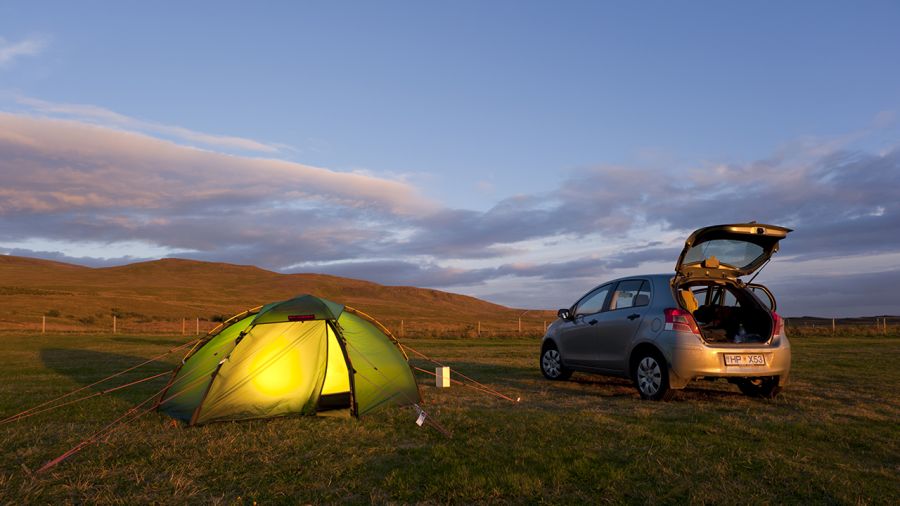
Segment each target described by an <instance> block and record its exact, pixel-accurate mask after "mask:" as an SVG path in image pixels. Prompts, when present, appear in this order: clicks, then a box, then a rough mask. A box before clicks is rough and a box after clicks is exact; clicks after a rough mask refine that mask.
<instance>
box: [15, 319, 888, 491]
mask: <svg viewBox="0 0 900 506" xmlns="http://www.w3.org/2000/svg"><path fill="white" fill-rule="evenodd" d="M180 339H181V338H177V339H176V338H173V337H146V336H142V337H128V336H94V337H90V338H88V337H84V336H34V335H31V336H14V335H6V336H2V337H0V417H5V416H8V415H11V414H13V413H15V412H18V411H21V410H22V409H24V408H26V407H29V406H31V405H33V404H36V403H39V402H41V401H43V400H46V399H49V398H51V397H54V396H57V395H59V394H62V393H64V392H66V391H68V390H71V389H73V388H76V387H79V386H83V385H86V384H89V383H90V382H92V381H94V380H96V379H99V378H101V377H104V376H106V375H108V374H110V373H112V372H115V371H118V370H121V369H124V368H126V367H128V366H131V365H134V364H136V363H138V362H140V361H141V360H142V359H146V358H148V357H151V356H153V355H155V354H158V353H160V352H162V351H165V350H166V349H168V348H170V347H172V346H173V345H176V344H179V343H180ZM792 342H793V352H794V369H793V374H792V380H793V381H792V383H791V384H790V385H789V386H788V387H787V388H786V389H785V391H784V393H783V394H782V396H781V397H779V398H778V399H776V400H775V401H762V400H755V399H749V398H745V397H743V396H741V395H740V394H739V393H738V392H737V389H736V388H735V387H733V386H731V385H728V384H727V383H724V382H717V383H709V382H703V383H697V384H692V385H691V386H690V387H689V388H688V389H687V390H684V391H682V392H680V393H679V394H678V395H676V397H675V399H674V400H673V401H671V402H667V403H650V402H642V401H640V400H639V399H638V397H637V395H636V394H635V391H634V389H633V388H632V386H631V385H630V384H629V382H627V381H625V380H619V379H609V378H602V377H593V376H588V375H579V374H576V375H575V376H574V377H573V379H572V380H571V381H568V382H564V383H553V382H548V381H546V380H544V379H543V378H542V377H541V375H540V372H539V371H538V369H537V353H538V343H539V341H538V340H537V339H491V340H489V339H440V340H410V341H409V342H408V344H409V345H410V346H412V347H414V348H416V349H417V350H419V351H422V352H424V353H426V354H428V355H431V356H433V357H434V358H437V359H439V360H441V361H445V362H447V363H449V364H450V365H452V366H454V367H455V368H457V369H459V370H460V371H462V372H464V373H466V374H468V375H470V376H472V377H474V378H477V379H479V380H481V381H483V382H485V383H487V384H489V385H490V386H492V387H493V388H496V389H497V390H499V391H501V392H503V393H505V394H507V395H510V396H512V397H514V398H515V397H521V402H519V403H511V402H508V401H504V400H500V399H497V398H495V397H491V396H488V395H485V394H482V393H480V392H476V391H474V390H472V389H466V388H462V387H459V386H458V385H454V386H453V387H452V388H450V389H442V390H439V389H436V388H434V387H433V386H431V384H432V383H431V379H430V378H429V377H428V376H427V375H425V374H422V373H418V374H417V375H418V376H419V378H420V384H421V392H422V396H423V398H424V406H425V408H426V409H427V410H428V412H429V413H430V414H431V415H432V416H433V417H434V419H436V420H438V421H439V422H440V423H441V424H442V425H443V426H445V427H446V428H447V429H449V430H450V431H452V434H453V437H452V438H447V437H445V436H443V435H441V434H440V433H438V432H437V431H435V430H434V429H432V428H429V427H427V426H426V427H424V428H419V427H417V426H416V425H415V423H414V420H415V418H416V414H415V412H414V411H413V410H412V409H406V408H402V409H392V410H387V411H383V412H380V413H376V414H374V415H372V416H368V417H365V418H363V419H362V420H360V421H356V420H352V419H336V418H315V417H311V418H283V419H277V420H269V421H253V422H244V423H222V424H213V425H209V426H203V427H196V428H185V427H182V426H179V425H177V424H173V423H172V422H171V420H169V419H167V418H165V417H164V416H162V415H157V414H156V413H151V414H149V415H147V416H145V417H143V418H141V419H140V420H138V421H137V422H135V423H133V424H131V425H129V426H127V427H125V428H123V429H122V430H121V431H119V432H116V433H115V434H113V435H112V436H111V437H110V438H108V440H107V441H105V442H104V443H103V444H100V445H99V446H93V447H90V448H87V449H86V450H84V451H82V452H81V453H79V454H77V455H76V456H74V457H72V458H71V459H69V460H68V461H66V462H63V463H62V464H60V465H59V466H57V467H55V468H54V469H53V470H52V471H50V472H48V473H46V474H43V475H35V474H33V470H34V469H36V468H38V467H40V466H41V465H42V464H43V463H44V462H46V461H47V460H49V459H52V458H54V457H56V456H57V455H59V454H61V453H62V452H64V451H65V450H67V449H68V448H70V447H71V446H73V445H74V444H75V443H77V442H78V441H79V440H80V439H81V438H83V437H85V436H87V435H89V434H90V433H91V432H93V431H94V430H97V429H99V428H101V427H102V426H103V425H105V424H106V423H108V422H109V421H112V420H113V419H114V418H115V417H116V416H118V415H119V414H120V413H122V412H124V411H125V410H126V409H128V408H129V407H130V406H132V405H133V404H135V403H136V402H139V401H141V400H143V399H144V398H145V397H147V396H149V395H150V394H151V393H152V392H154V391H156V390H158V389H159V388H161V386H162V383H163V382H164V380H162V379H161V380H159V381H156V382H150V383H145V384H141V385H137V386H135V387H133V388H132V389H127V390H122V391H118V392H113V393H111V394H108V395H105V396H100V397H97V398H94V399H90V400H88V401H84V402H82V403H79V404H75V405H72V406H68V407H64V408H61V409H60V410H58V411H55V412H52V413H46V414H42V415H38V416H35V417H33V418H29V419H26V420H23V421H20V422H16V423H13V424H9V425H2V426H0V439H2V442H3V443H2V449H0V452H2V459H0V466H2V467H0V502H2V503H23V502H24V503H53V504H58V503H65V502H69V503H83V502H86V503H123V504H133V503H148V502H158V503H218V504H235V503H238V504H240V503H245V504H252V503H253V502H254V501H256V502H259V503H261V504H267V503H304V502H312V503H321V502H354V503H368V502H379V503H382V502H400V503H409V502H429V503H444V502H459V503H471V502H507V503H524V502H527V503H532V502H547V503H571V502H581V503H621V502H629V503H732V504H737V503H740V504H744V503H803V504H808V503H838V504H840V503H844V504H898V503H900V424H898V420H900V388H898V385H900V368H898V366H897V364H898V363H900V338H898V337H897V336H887V337H877V336H868V337H846V336H841V337H830V336H829V337H816V336H805V337H798V338H795V339H794V340H793V341H792ZM173 362H174V361H173ZM413 363H414V364H415V365H419V366H421V367H423V368H426V369H427V368H430V367H432V366H431V365H430V364H427V363H425V362H423V361H421V360H413ZM170 366H171V363H170V364H155V365H153V366H148V367H147V368H146V369H143V370H141V371H137V372H136V374H129V375H127V376H125V377H123V381H124V379H137V378H139V377H142V375H150V374H152V373H154V372H159V371H163V370H165V369H166V368H167V367H170ZM90 391H91V392H94V391H96V390H93V389H92V390H90Z"/></svg>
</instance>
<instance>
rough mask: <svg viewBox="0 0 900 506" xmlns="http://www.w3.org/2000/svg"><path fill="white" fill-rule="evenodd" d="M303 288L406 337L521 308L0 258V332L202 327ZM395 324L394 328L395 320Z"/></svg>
mask: <svg viewBox="0 0 900 506" xmlns="http://www.w3.org/2000/svg"><path fill="white" fill-rule="evenodd" d="M304 293H309V294H313V295H317V296H320V297H325V298H327V299H331V300H334V301H336V302H340V303H342V304H347V305H350V306H353V307H355V308H357V309H360V310H362V311H365V312H366V313H369V314H371V315H372V316H374V317H375V318H377V319H378V320H380V321H381V322H383V323H384V324H385V325H387V326H388V327H389V328H391V329H393V330H394V331H395V332H396V333H398V334H400V332H401V326H402V328H403V334H405V335H406V336H430V337H435V336H450V335H455V336H474V335H476V334H477V329H478V322H481V327H482V334H483V335H491V336H496V335H514V334H516V333H517V332H518V317H519V316H520V315H521V314H522V310H518V309H512V308H507V307H504V306H499V305H496V304H491V303H489V302H485V301H482V300H479V299H476V298H473V297H466V296H463V295H457V294H452V293H447V292H441V291H438V290H429V289H423V288H413V287H404V286H384V285H379V284H376V283H370V282H367V281H359V280H354V279H347V278H340V277H336V276H326V275H322V274H278V273H275V272H270V271H266V270H263V269H260V268H257V267H252V266H244V265H232V264H223V263H211V262H197V261H192V260H177V259H165V260H157V261H153V262H142V263H136V264H130V265H125V266H121V267H109V268H102V269H92V268H88V267H81V266H76V265H70V264H63V263H58V262H50V261H46V260H39V259H33V258H23V257H15V256H0V330H4V331H13V332H39V331H40V330H41V325H42V318H46V325H47V330H48V331H50V332H82V333H83V332H92V333H97V332H111V331H112V326H113V315H116V316H117V321H116V324H117V330H118V331H119V332H120V333H124V332H127V333H131V334H135V333H153V334H162V333H171V334H180V333H181V329H182V319H183V318H186V319H187V321H186V325H185V327H186V329H185V330H186V334H187V335H192V334H194V333H195V331H196V318H199V319H200V331H201V332H206V331H208V330H209V329H211V328H212V327H214V326H215V325H216V324H217V323H216V321H215V320H219V321H221V320H222V319H225V318H228V317H230V316H232V315H234V314H237V313H239V312H241V311H243V310H245V309H248V308H251V307H255V306H259V305H262V304H266V303H269V302H273V301H278V300H284V299H288V298H291V297H294V296H297V295H300V294H304ZM553 318H555V313H554V312H552V311H529V312H527V313H525V314H524V316H523V317H522V327H523V333H524V334H525V335H532V334H538V333H542V332H543V328H544V324H545V322H546V323H549V322H550V321H551V320H552V319H553ZM401 320H402V322H403V323H402V324H401Z"/></svg>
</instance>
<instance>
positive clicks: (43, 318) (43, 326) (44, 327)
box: [41, 316, 47, 334]
mask: <svg viewBox="0 0 900 506" xmlns="http://www.w3.org/2000/svg"><path fill="white" fill-rule="evenodd" d="M46 332H47V317H46V316H41V334H44V333H46Z"/></svg>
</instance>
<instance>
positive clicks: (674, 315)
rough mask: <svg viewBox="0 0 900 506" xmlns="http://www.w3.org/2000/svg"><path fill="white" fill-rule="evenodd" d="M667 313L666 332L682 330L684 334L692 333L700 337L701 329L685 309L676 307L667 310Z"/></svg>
mask: <svg viewBox="0 0 900 506" xmlns="http://www.w3.org/2000/svg"><path fill="white" fill-rule="evenodd" d="M665 313H666V327H665V328H666V330H680V331H682V332H690V333H692V334H697V335H698V336H699V335H700V329H699V328H698V327H697V322H696V321H694V317H693V316H691V313H690V312H688V311H685V310H684V309H678V308H674V307H670V308H667V309H666V310H665Z"/></svg>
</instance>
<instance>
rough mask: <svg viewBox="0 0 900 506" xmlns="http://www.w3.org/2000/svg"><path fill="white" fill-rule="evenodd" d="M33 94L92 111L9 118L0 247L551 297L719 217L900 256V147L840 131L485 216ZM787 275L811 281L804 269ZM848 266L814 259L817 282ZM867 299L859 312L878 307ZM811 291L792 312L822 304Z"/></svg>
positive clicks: (659, 254)
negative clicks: (164, 134)
mask: <svg viewBox="0 0 900 506" xmlns="http://www.w3.org/2000/svg"><path fill="white" fill-rule="evenodd" d="M30 104H31V106H32V107H34V108H35V109H41V108H42V107H43V108H44V112H46V113H47V114H56V115H65V114H69V115H70V116H72V118H82V119H72V118H69V119H61V118H47V117H34V116H29V115H25V114H10V113H0V245H4V244H5V245H6V247H7V248H6V249H7V250H10V249H13V250H15V251H26V250H27V251H32V252H37V253H35V254H36V255H39V256H44V257H48V256H50V257H53V255H54V252H53V251H46V250H47V248H44V249H41V248H37V247H35V248H29V247H27V246H22V245H23V244H32V243H34V244H39V243H40V240H44V241H45V242H46V241H56V244H60V245H65V244H71V245H76V244H78V243H79V242H84V241H92V242H93V243H95V244H99V245H103V244H108V245H110V247H111V249H115V251H116V252H117V253H116V254H114V255H113V254H111V255H110V256H112V257H114V258H110V259H106V258H94V257H92V258H93V259H91V258H84V257H83V255H80V254H72V253H69V252H67V251H60V252H59V255H61V256H60V257H53V258H60V259H62V258H70V255H74V256H75V257H78V258H77V261H78V263H84V264H91V265H108V264H110V263H117V262H120V261H126V260H127V259H130V258H136V257H141V258H143V257H144V256H146V254H143V255H142V254H141V252H140V250H139V249H135V250H134V251H131V250H127V249H124V248H121V247H120V248H118V249H116V248H112V247H113V246H115V245H122V244H148V245H152V246H153V247H154V248H157V251H165V252H171V253H165V254H171V255H177V256H180V257H187V258H194V259H199V260H213V261H225V262H233V263H240V264H254V265H258V266H260V267H263V268H267V269H271V270H281V271H286V272H299V271H303V272H323V273H329V274H335V275H341V276H348V277H355V278H363V279H369V280H373V281H377V282H382V283H386V284H401V285H415V286H426V287H432V288H449V289H453V290H458V291H463V292H465V293H467V294H470V295H476V296H483V297H484V296H488V297H492V298H493V300H495V301H497V302H500V303H506V304H516V305H520V306H525V307H554V306H558V305H560V306H561V305H566V304H569V303H571V300H570V299H572V298H573V297H577V296H578V295H580V294H581V293H582V292H583V291H584V290H587V289H588V288H590V287H591V286H593V285H595V284H596V283H599V282H601V281H604V280H606V279H609V278H611V277H616V276H618V275H621V274H622V273H631V272H642V271H646V270H648V269H652V270H654V271H663V272H667V271H670V270H671V269H672V268H673V267H674V262H675V260H676V258H677V255H678V252H679V251H680V250H681V247H682V245H683V240H684V238H685V237H686V236H687V235H688V234H689V233H690V232H691V231H692V230H694V229H696V228H698V227H700V226H705V225H710V224H715V223H729V222H744V221H750V220H757V221H760V222H768V223H774V224H779V225H786V226H789V227H792V228H795V229H796V231H795V232H793V233H792V234H791V235H790V236H789V238H788V239H787V240H786V241H784V242H783V244H782V253H781V255H780V257H779V259H778V260H779V262H783V261H784V260H790V259H794V260H793V261H794V262H795V263H796V264H797V265H798V268H801V267H800V266H801V265H802V268H803V269H807V270H810V269H812V267H811V266H812V264H813V263H815V262H818V265H820V266H822V265H826V264H828V262H829V259H841V258H847V259H851V260H852V259H853V258H863V255H878V254H885V253H887V254H893V253H900V151H898V150H897V149H891V150H887V151H885V152H882V153H878V154H873V153H870V152H866V151H860V150H854V149H852V142H851V143H850V144H848V143H847V142H848V141H845V140H842V141H840V142H836V141H835V140H834V139H826V140H824V141H823V142H821V143H816V142H814V141H813V140H810V139H804V140H802V141H801V142H796V143H788V144H785V145H784V146H781V147H779V148H778V149H777V150H775V152H774V153H773V154H772V155H771V156H769V157H766V158H763V159H760V160H756V161H751V162H746V163H730V164H722V163H703V162H701V163H697V164H695V165H694V166H693V167H690V168H689V169H687V170H678V171H676V170H672V169H668V168H658V167H653V166H649V167H642V166H615V165H597V166H593V167H586V168H581V169H578V170H573V171H570V172H569V173H568V177H567V178H566V179H564V180H563V181H562V183H561V184H560V186H559V187H557V188H549V189H546V190H544V191H541V192H535V193H533V194H526V195H518V196H515V197H511V198H507V199H504V200H501V201H499V202H497V204H496V205H494V206H493V207H492V208H490V209H489V210H487V211H475V210H469V209H451V208H447V207H443V206H441V205H440V204H438V203H435V202H432V201H429V200H427V199H425V198H424V197H423V196H422V194H421V193H420V191H419V190H418V189H417V188H416V187H414V186H412V185H411V184H409V183H408V182H405V181H403V180H397V179H389V178H385V177H379V176H376V175H372V174H368V173H361V172H356V173H347V172H336V171H332V170H328V169H324V168H317V167H311V166H307V165H303V164H299V163H292V162H286V161H282V160H275V159H259V158H248V157H244V156H236V155H229V154H224V153H221V152H216V151H209V150H203V149H196V148H191V147H186V146H183V145H179V144H177V143H175V142H173V141H171V140H164V139H160V138H157V137H154V136H151V135H148V134H147V133H139V132H128V131H122V130H121V129H118V128H110V127H108V126H102V125H98V124H96V123H103V124H113V126H117V127H122V128H124V127H128V128H132V127H133V124H131V123H129V122H131V121H132V120H131V119H130V118H126V117H124V116H123V117H120V116H118V115H117V114H116V113H114V112H112V111H107V110H105V109H101V108H91V107H89V106H60V105H54V104H49V105H47V103H43V102H30ZM70 107H75V109H70ZM89 117H90V118H94V119H96V120H97V121H96V122H93V123H91V122H86V121H84V118H89ZM129 125H130V126H129ZM134 129H136V128H134ZM155 133H157V134H159V133H160V132H158V131H157V132H155ZM29 240H31V241H32V243H29V242H28V241H29ZM34 241H37V242H34ZM16 248H17V249H16ZM60 249H61V250H64V249H65V247H64V246H60ZM76 250H77V248H75V247H74V246H73V247H72V248H71V251H76ZM123 252H124V253H123ZM801 260H803V261H805V262H801ZM872 269H875V267H872ZM881 270H883V269H881ZM782 272H785V271H782ZM811 272H812V271H810V273H811ZM788 274H789V276H788V277H791V276H793V277H794V278H796V277H798V276H799V277H800V278H803V279H805V278H804V272H803V271H802V270H801V271H798V272H789V273H788ZM838 274H841V273H840V272H837V270H836V269H835V270H834V272H830V271H824V272H823V271H821V270H816V271H815V276H812V275H809V279H813V278H822V279H824V278H825V277H828V276H836V275H838ZM863 274H865V273H864V272H863V273H860V272H855V273H854V275H860V276H861V275H863ZM848 275H849V274H848ZM891 276H893V275H891ZM888 277H889V278H891V277H890V276H888ZM781 279H782V278H780V277H773V278H772V280H773V283H775V284H777V283H779V282H781ZM891 279H893V278H891ZM823 282H824V281H823ZM792 283H793V284H786V285H784V286H783V287H782V288H781V290H784V291H785V293H788V294H795V295H791V297H794V296H796V299H795V300H798V301H808V302H809V303H810V304H812V303H814V302H816V300H815V299H814V298H810V296H806V295H803V293H814V292H816V289H815V286H818V285H817V282H815V281H810V283H811V284H810V286H808V287H807V286H801V285H802V283H801V282H800V281H794V282H792ZM848 283H849V282H848ZM841 286H844V285H841ZM821 293H826V294H828V293H830V292H828V291H827V290H823V291H821ZM828 296H829V297H831V299H829V300H831V301H832V303H834V304H838V306H834V304H832V303H829V304H832V305H828V304H825V303H824V302H823V303H821V305H820V306H819V307H822V308H825V307H839V302H837V301H839V299H840V298H841V297H840V294H839V293H837V292H835V293H831V294H830V295H828ZM861 297H862V298H861V299H860V300H861V301H864V302H861V303H860V304H858V305H857V306H854V307H858V309H859V310H860V311H861V310H862V309H863V308H864V307H870V306H871V307H873V306H874V305H877V303H878V301H876V300H874V299H873V297H866V296H863V295H861ZM780 298H781V297H780ZM805 303H806V302H802V303H801V304H800V305H793V306H792V305H791V303H787V304H786V305H785V307H787V308H790V309H791V311H792V313H791V314H799V313H802V312H807V313H815V309H816V308H810V309H809V310H806V309H804V306H803V305H802V304H805ZM816 303H818V302H816Z"/></svg>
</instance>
